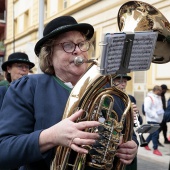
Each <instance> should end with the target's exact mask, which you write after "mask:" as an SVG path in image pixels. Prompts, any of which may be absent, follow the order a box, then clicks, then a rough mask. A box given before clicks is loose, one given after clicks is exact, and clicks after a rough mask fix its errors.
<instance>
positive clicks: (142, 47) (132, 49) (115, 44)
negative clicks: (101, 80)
mask: <svg viewBox="0 0 170 170" xmlns="http://www.w3.org/2000/svg"><path fill="white" fill-rule="evenodd" d="M157 36H158V33H157V32H152V31H149V32H148V31H147V32H134V33H124V32H123V33H114V34H111V33H107V34H105V35H104V41H103V42H102V44H101V46H102V52H101V63H100V72H101V74H102V75H112V74H125V73H129V72H131V71H145V70H148V69H149V68H150V64H151V61H152V57H153V54H154V50H155V46H156V41H157Z"/></svg>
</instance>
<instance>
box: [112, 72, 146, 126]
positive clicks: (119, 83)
mask: <svg viewBox="0 0 170 170" xmlns="http://www.w3.org/2000/svg"><path fill="white" fill-rule="evenodd" d="M131 79H132V78H131V77H130V76H128V75H127V74H118V75H117V76H116V77H115V78H114V79H113V83H114V85H115V86H116V87H117V88H119V89H121V90H122V91H126V86H127V82H128V81H130V80H131ZM128 96H129V98H130V100H131V102H132V106H133V111H134V113H137V115H136V114H135V116H134V119H136V116H137V117H138V120H139V122H140V124H142V123H143V119H142V116H141V115H140V114H139V109H138V108H137V105H136V99H135V97H134V96H132V95H130V94H128Z"/></svg>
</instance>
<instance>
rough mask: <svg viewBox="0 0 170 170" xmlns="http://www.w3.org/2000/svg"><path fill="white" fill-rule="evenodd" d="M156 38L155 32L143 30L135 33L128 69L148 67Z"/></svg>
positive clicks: (136, 69) (138, 69)
mask: <svg viewBox="0 0 170 170" xmlns="http://www.w3.org/2000/svg"><path fill="white" fill-rule="evenodd" d="M156 40H157V33H156V34H155V33H154V32H149V33H147V32H145V33H138V34H135V37H134V40H133V46H132V52H131V57H130V62H129V67H128V68H129V69H130V70H133V71H140V70H147V69H149V67H150V63H151V60H152V56H153V53H154V49H155V45H156V44H155V43H156Z"/></svg>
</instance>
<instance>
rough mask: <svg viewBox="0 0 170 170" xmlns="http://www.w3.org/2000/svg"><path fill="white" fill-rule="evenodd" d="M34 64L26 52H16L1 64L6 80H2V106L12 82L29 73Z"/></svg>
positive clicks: (0, 103)
mask: <svg viewBox="0 0 170 170" xmlns="http://www.w3.org/2000/svg"><path fill="white" fill-rule="evenodd" d="M34 66H35V64H34V63H32V62H31V61H30V60H29V58H28V55H27V54H26V53H23V52H14V53H12V54H10V55H9V57H8V60H7V61H5V62H4V63H3V64H2V65H1V68H2V70H3V71H4V72H5V78H6V80H3V81H1V82H0V107H1V105H2V101H3V98H4V95H5V93H6V90H7V89H8V87H9V85H10V83H11V82H12V81H14V80H17V79H19V78H20V77H22V76H24V75H28V73H29V70H30V69H31V68H33V67H34Z"/></svg>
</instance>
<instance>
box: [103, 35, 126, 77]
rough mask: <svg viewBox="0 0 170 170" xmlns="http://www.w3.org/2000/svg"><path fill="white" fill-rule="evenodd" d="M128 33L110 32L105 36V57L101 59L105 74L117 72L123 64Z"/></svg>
mask: <svg viewBox="0 0 170 170" xmlns="http://www.w3.org/2000/svg"><path fill="white" fill-rule="evenodd" d="M125 38H126V34H124V33H122V34H108V35H106V36H105V40H104V47H103V54H102V56H103V55H105V58H103V60H102V61H101V64H103V65H102V69H104V71H103V72H102V73H103V74H112V73H114V72H116V71H117V70H118V69H119V67H120V64H121V58H122V53H123V48H124V41H125Z"/></svg>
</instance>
